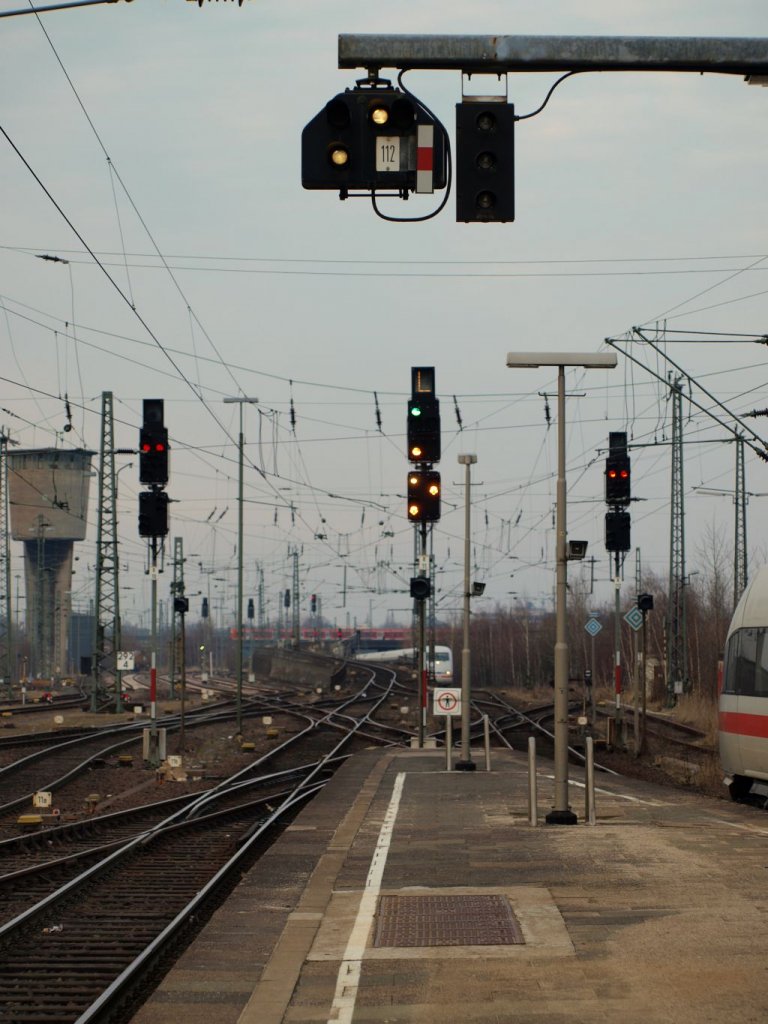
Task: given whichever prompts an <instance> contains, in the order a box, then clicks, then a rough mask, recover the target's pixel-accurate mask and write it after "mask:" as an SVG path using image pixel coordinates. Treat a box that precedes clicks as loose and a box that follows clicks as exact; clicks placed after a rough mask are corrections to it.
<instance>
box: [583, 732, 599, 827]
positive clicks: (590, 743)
mask: <svg viewBox="0 0 768 1024" xmlns="http://www.w3.org/2000/svg"><path fill="white" fill-rule="evenodd" d="M585 782H586V786H585V787H584V800H585V803H586V807H585V809H584V817H585V818H586V822H587V824H588V825H595V824H597V818H596V817H595V741H594V740H593V738H592V737H591V736H587V765H586V779H585Z"/></svg>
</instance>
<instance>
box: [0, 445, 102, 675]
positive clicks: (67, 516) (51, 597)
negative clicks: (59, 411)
mask: <svg viewBox="0 0 768 1024" xmlns="http://www.w3.org/2000/svg"><path fill="white" fill-rule="evenodd" d="M94 454H95V453H94V452H91V451H85V450H84V449H80V448H78V449H68V450H61V449H58V448H36V449H26V450H24V449H22V450H17V451H14V452H9V453H8V498H9V504H10V512H11V536H12V538H13V539H14V540H20V541H21V542H22V543H23V545H24V579H25V583H26V593H27V633H28V637H29V641H30V651H31V665H30V675H32V676H37V677H38V678H42V679H55V678H56V677H57V676H59V675H61V674H62V673H63V672H65V671H66V669H67V644H68V636H69V618H70V612H71V607H72V549H73V547H74V542H75V541H78V540H84V539H85V531H86V526H87V515H88V488H89V484H90V479H91V475H92V474H91V457H92V456H93V455H94ZM76 668H79V666H76Z"/></svg>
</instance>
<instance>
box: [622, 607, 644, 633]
mask: <svg viewBox="0 0 768 1024" xmlns="http://www.w3.org/2000/svg"><path fill="white" fill-rule="evenodd" d="M624 621H625V622H627V623H629V625H630V626H631V627H632V629H634V630H635V631H637V630H638V629H640V627H641V626H642V624H643V613H642V612H641V611H640V609H639V608H638V607H637V605H635V606H634V608H630V609H629V611H628V612H627V614H626V615H625V616H624Z"/></svg>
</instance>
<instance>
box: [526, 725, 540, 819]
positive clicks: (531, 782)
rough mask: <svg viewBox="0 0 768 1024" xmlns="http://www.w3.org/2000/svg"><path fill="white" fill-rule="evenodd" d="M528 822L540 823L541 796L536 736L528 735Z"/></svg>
mask: <svg viewBox="0 0 768 1024" xmlns="http://www.w3.org/2000/svg"><path fill="white" fill-rule="evenodd" d="M528 822H529V824H531V825H538V823H539V798H538V793H537V789H536V737H535V736H529V737H528Z"/></svg>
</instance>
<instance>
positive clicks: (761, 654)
mask: <svg viewBox="0 0 768 1024" xmlns="http://www.w3.org/2000/svg"><path fill="white" fill-rule="evenodd" d="M723 692H724V693H735V694H740V695H741V696H742V697H754V696H757V697H768V635H767V634H766V630H765V629H739V630H737V631H736V632H735V633H733V634H732V635H731V637H730V639H729V641H728V648H727V650H726V653H725V676H724V681H723Z"/></svg>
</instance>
